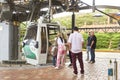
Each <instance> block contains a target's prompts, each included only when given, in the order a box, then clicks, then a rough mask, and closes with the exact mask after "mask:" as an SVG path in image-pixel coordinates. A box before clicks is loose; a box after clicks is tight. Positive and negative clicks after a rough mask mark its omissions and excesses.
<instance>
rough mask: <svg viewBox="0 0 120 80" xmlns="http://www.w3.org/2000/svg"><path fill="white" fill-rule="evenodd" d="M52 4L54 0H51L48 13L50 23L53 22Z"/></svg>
mask: <svg viewBox="0 0 120 80" xmlns="http://www.w3.org/2000/svg"><path fill="white" fill-rule="evenodd" d="M51 4H52V1H51V0H49V11H48V14H49V23H50V22H51V15H52V13H51V12H52V9H51Z"/></svg>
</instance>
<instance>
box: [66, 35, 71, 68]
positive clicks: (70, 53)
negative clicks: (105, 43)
mask: <svg viewBox="0 0 120 80" xmlns="http://www.w3.org/2000/svg"><path fill="white" fill-rule="evenodd" d="M67 36H68V37H69V36H70V33H68V34H67ZM68 53H69V59H70V64H69V65H68V66H69V67H71V66H72V56H71V51H70V50H69V51H68Z"/></svg>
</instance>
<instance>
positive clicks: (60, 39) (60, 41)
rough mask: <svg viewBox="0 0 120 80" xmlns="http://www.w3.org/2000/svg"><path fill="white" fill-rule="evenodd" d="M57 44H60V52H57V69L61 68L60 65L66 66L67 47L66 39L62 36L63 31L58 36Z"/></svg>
mask: <svg viewBox="0 0 120 80" xmlns="http://www.w3.org/2000/svg"><path fill="white" fill-rule="evenodd" d="M56 41H57V45H58V52H57V63H56V67H55V69H59V68H60V66H61V67H62V66H64V63H65V53H66V47H65V40H64V38H63V36H62V33H58V37H57V40H56Z"/></svg>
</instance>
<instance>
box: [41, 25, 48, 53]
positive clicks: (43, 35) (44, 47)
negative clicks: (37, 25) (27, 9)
mask: <svg viewBox="0 0 120 80" xmlns="http://www.w3.org/2000/svg"><path fill="white" fill-rule="evenodd" d="M46 50H47V36H46V29H45V27H42V28H41V53H42V54H43V53H44V54H46Z"/></svg>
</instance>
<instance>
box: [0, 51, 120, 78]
mask: <svg viewBox="0 0 120 80" xmlns="http://www.w3.org/2000/svg"><path fill="white" fill-rule="evenodd" d="M83 58H84V67H85V74H84V75H81V74H80V73H79V74H78V75H77V76H74V75H73V69H72V67H68V64H69V60H67V61H66V65H65V67H64V68H61V69H59V70H55V69H54V67H53V66H52V65H51V64H47V65H43V66H32V65H23V66H22V67H20V66H19V65H12V66H11V67H10V66H9V65H2V64H1V65H0V80H108V66H109V60H110V59H112V61H113V62H114V60H115V58H116V60H117V62H118V80H120V53H106V52H96V62H95V63H94V64H90V63H88V62H87V61H85V59H86V53H85V52H84V55H83ZM78 66H79V65H78ZM78 69H79V70H80V68H79V67H78Z"/></svg>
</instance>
